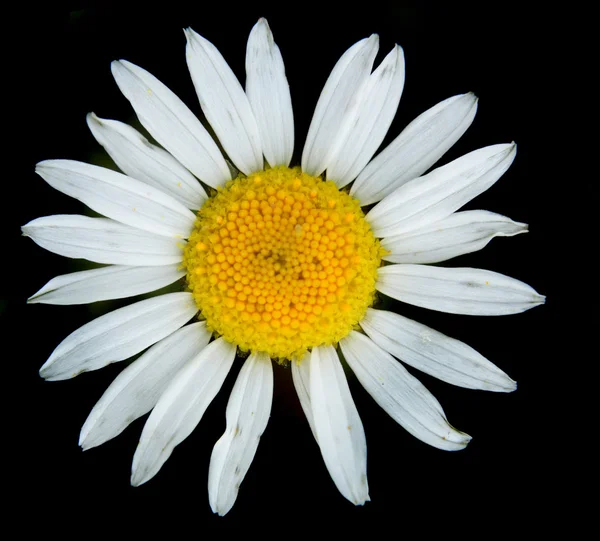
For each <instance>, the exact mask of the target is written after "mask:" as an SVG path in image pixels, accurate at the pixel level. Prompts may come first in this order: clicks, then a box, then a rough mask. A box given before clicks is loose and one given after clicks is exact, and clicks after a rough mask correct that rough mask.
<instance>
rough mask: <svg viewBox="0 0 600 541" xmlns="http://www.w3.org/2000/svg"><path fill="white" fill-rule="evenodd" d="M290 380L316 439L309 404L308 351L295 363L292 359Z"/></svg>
mask: <svg viewBox="0 0 600 541" xmlns="http://www.w3.org/2000/svg"><path fill="white" fill-rule="evenodd" d="M291 365H292V381H293V382H294V387H295V388H296V394H297V395H298V399H299V400H300V406H301V407H302V411H303V412H304V415H305V416H306V420H307V421H308V424H309V426H310V430H311V431H312V433H313V436H314V437H315V440H316V439H317V432H316V430H315V421H314V419H313V414H312V406H311V404H310V353H305V354H304V356H303V358H302V360H301V361H300V362H299V363H297V362H296V361H292V363H291Z"/></svg>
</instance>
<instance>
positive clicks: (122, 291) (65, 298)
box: [27, 265, 185, 304]
mask: <svg viewBox="0 0 600 541" xmlns="http://www.w3.org/2000/svg"><path fill="white" fill-rule="evenodd" d="M179 267H180V265H164V266H160V267H129V266H124V265H112V266H110V267H104V268H102V269H92V270H86V271H81V272H73V273H71V274H63V275H61V276H57V277H56V278H52V280H50V281H49V282H48V283H47V284H46V285H45V286H44V287H42V289H40V290H39V291H38V292H37V293H35V294H34V295H32V296H31V297H29V299H27V302H28V303H30V304H35V303H39V302H41V303H45V304H86V303H90V302H97V301H105V300H109V299H123V298H125V297H133V296H135V295H141V294H142V293H148V292H150V291H155V290H157V289H160V288H161V287H165V286H168V285H169V284H172V283H173V282H175V281H176V280H179V278H181V277H182V276H185V270H178V269H179Z"/></svg>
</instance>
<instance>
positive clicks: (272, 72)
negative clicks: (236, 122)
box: [246, 19, 294, 166]
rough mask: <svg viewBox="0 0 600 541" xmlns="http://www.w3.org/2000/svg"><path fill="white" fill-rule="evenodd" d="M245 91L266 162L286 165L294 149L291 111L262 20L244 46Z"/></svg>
mask: <svg viewBox="0 0 600 541" xmlns="http://www.w3.org/2000/svg"><path fill="white" fill-rule="evenodd" d="M246 94H247V95H248V101H249V102H250V107H251V108H252V112H253V113H254V118H255V119H256V123H257V125H258V131H259V132H260V140H261V142H262V150H263V153H264V155H265V158H267V161H268V162H269V165H271V166H276V165H286V166H287V165H289V164H290V161H291V160H292V153H293V152H294V114H293V112H292V98H291V97H290V87H289V85H288V81H287V78H286V76H285V67H284V64H283V58H282V57H281V52H280V51H279V47H277V44H276V43H275V41H274V40H273V34H272V33H271V29H270V28H269V25H268V23H267V21H266V19H260V20H259V21H258V22H257V23H256V24H255V25H254V28H252V31H251V32H250V37H249V38H248V46H247V48H246Z"/></svg>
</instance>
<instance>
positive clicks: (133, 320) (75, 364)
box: [40, 292, 198, 381]
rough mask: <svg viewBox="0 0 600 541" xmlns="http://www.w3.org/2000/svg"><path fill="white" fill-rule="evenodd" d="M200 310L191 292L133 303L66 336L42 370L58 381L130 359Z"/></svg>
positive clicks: (170, 294) (169, 294)
mask: <svg viewBox="0 0 600 541" xmlns="http://www.w3.org/2000/svg"><path fill="white" fill-rule="evenodd" d="M197 311H198V308H197V306H196V304H195V302H194V299H193V297H192V294H191V293H187V292H181V293H168V294H166V295H160V296H158V297H153V298H151V299H146V300H143V301H139V302H136V303H134V304H130V305H129V306H125V307H124V308H119V309H118V310H114V311H112V312H109V313H108V314H105V315H103V316H100V317H99V318H96V319H94V320H93V321H90V322H89V323H86V324H85V325H83V326H82V327H80V328H79V329H77V330H76V331H73V332H72V333H71V334H70V335H69V336H67V337H66V338H65V339H64V340H63V341H62V342H61V343H60V344H59V345H58V346H57V347H56V349H55V350H54V351H53V352H52V355H50V357H49V358H48V360H47V361H46V362H45V363H44V365H43V366H42V368H40V375H41V376H42V377H43V378H44V379H47V380H50V381H56V380H61V379H69V378H73V377H75V376H77V375H79V374H81V373H82V372H87V371H89V370H98V369H99V368H102V367H104V366H106V365H108V364H110V363H114V362H117V361H122V360H124V359H127V358H129V357H131V356H133V355H135V354H136V353H139V352H140V351H143V350H144V349H146V348H147V347H148V346H151V345H152V344H155V343H156V342H158V341H159V340H161V339H163V338H165V337H166V336H169V335H170V334H171V333H172V332H175V331H176V330H177V329H179V328H180V327H182V326H183V325H185V324H186V323H187V322H188V321H189V320H190V319H191V318H192V317H193V316H194V314H195V313H196V312H197Z"/></svg>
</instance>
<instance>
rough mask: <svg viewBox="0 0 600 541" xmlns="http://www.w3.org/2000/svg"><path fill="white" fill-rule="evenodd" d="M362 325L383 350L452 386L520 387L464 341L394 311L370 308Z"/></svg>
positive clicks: (487, 388) (491, 388)
mask: <svg viewBox="0 0 600 541" xmlns="http://www.w3.org/2000/svg"><path fill="white" fill-rule="evenodd" d="M360 326H361V327H362V328H363V329H364V330H365V332H366V333H367V334H368V335H369V337H370V338H371V340H373V342H375V343H376V344H377V345H378V346H379V347H380V348H382V349H384V350H385V351H387V352H388V353H391V354H392V355H394V357H397V358H398V359H400V360H401V361H403V362H405V363H406V364H408V365H410V366H412V367H414V368H417V369H418V370H421V372H425V373H427V374H429V375H431V376H433V377H435V378H438V379H441V380H443V381H446V382H448V383H451V384H452V385H458V386H459V387H466V388H468V389H482V390H484V391H498V392H511V391H514V390H515V389H516V388H517V384H516V383H515V382H514V381H513V380H512V379H510V378H509V377H508V376H507V375H506V374H505V373H504V372H503V371H502V370H500V369H499V368H498V367H497V366H496V365H494V364H492V363H491V362H490V361H488V360H487V359H486V358H485V357H484V356H483V355H481V354H479V353H477V351H475V350H474V349H473V348H472V347H470V346H468V345H467V344H465V343H464V342H460V341H459V340H455V339H454V338H450V337H449V336H446V335H445V334H442V333H441V332H438V331H435V330H433V329H431V328H430V327H426V326H425V325H422V324H421V323H417V322H416V321H413V320H412V319H408V318H406V317H403V316H401V315H399V314H396V313H394V312H386V311H384V310H374V309H373V308H369V309H368V310H367V313H366V314H365V317H364V318H363V319H362V320H361V322H360Z"/></svg>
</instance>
